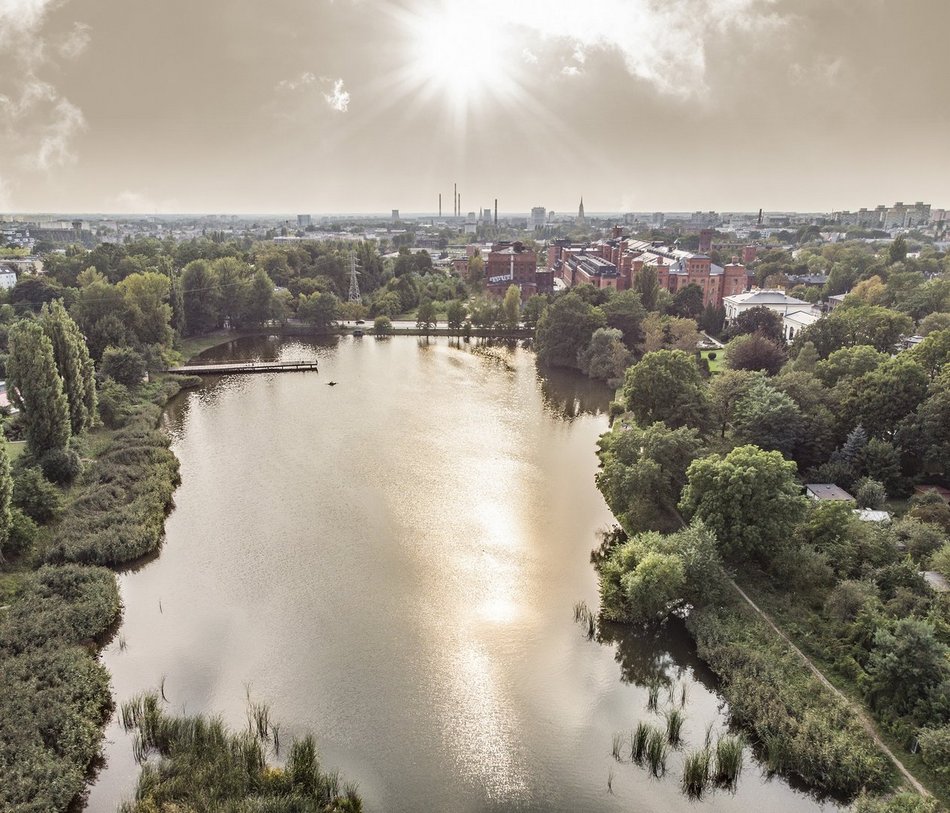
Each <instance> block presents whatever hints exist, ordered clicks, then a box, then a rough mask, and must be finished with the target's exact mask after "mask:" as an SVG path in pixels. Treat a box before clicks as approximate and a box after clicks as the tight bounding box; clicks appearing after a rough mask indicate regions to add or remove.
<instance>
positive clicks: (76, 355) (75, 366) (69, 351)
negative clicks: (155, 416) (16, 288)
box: [40, 300, 96, 435]
mask: <svg viewBox="0 0 950 813" xmlns="http://www.w3.org/2000/svg"><path fill="white" fill-rule="evenodd" d="M40 318H41V321H42V323H43V330H44V332H45V333H46V335H47V336H48V337H49V340H50V342H52V345H53V358H54V359H55V360H56V369H57V370H58V371H59V375H60V377H61V378H62V379H63V390H64V392H65V394H66V400H67V401H68V402H69V423H70V427H71V429H72V433H73V434H74V435H78V434H79V433H80V432H83V431H84V430H86V429H88V428H89V427H90V426H91V425H92V423H93V420H94V418H95V414H96V381H95V369H94V368H93V364H92V359H91V358H90V357H89V348H88V347H87V346H86V340H85V338H84V337H83V335H82V333H81V332H80V330H79V327H78V326H77V325H76V323H75V322H74V321H73V319H72V317H71V316H70V315H69V314H68V313H67V312H66V308H64V307H63V303H62V302H60V301H59V300H55V301H54V302H51V303H50V304H48V305H44V306H43V310H42V313H41V317H40Z"/></svg>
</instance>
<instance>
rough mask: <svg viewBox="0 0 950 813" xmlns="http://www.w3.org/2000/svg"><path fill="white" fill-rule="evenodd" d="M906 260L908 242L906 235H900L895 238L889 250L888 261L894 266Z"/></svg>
mask: <svg viewBox="0 0 950 813" xmlns="http://www.w3.org/2000/svg"><path fill="white" fill-rule="evenodd" d="M906 259H907V240H906V239H905V238H904V235H902V234H899V235H897V237H895V238H894V242H893V243H891V244H890V245H889V246H888V248H887V260H888V262H889V263H890V264H891V265H893V264H894V263H899V262H903V261H904V260H906Z"/></svg>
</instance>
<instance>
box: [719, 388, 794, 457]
mask: <svg viewBox="0 0 950 813" xmlns="http://www.w3.org/2000/svg"><path fill="white" fill-rule="evenodd" d="M801 432H802V413H801V410H800V409H799V408H798V404H796V403H795V402H794V401H793V400H792V399H791V398H789V396H788V395H786V394H785V393H784V392H779V391H778V390H776V389H775V388H774V387H773V386H771V385H770V384H769V383H768V382H767V381H766V380H765V379H763V378H759V379H758V380H757V381H756V382H755V383H754V384H753V385H752V386H751V387H749V389H748V390H746V392H745V394H744V395H743V396H742V398H740V399H739V401H738V402H737V403H736V408H735V436H736V440H738V441H739V442H740V443H744V444H751V445H753V446H758V447H759V448H760V449H765V450H767V451H773V450H774V451H777V452H781V453H782V454H783V455H785V456H786V457H791V456H792V453H793V452H794V450H795V448H796V446H797V445H798V443H799V441H800V439H801Z"/></svg>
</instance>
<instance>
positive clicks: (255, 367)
mask: <svg viewBox="0 0 950 813" xmlns="http://www.w3.org/2000/svg"><path fill="white" fill-rule="evenodd" d="M316 369H317V362H315V361H238V362H231V361H229V362H224V363H223V364H186V365H184V366H182V367H169V368H168V369H167V370H165V372H166V373H175V374H176V375H249V374H251V373H305V372H308V371H310V370H316Z"/></svg>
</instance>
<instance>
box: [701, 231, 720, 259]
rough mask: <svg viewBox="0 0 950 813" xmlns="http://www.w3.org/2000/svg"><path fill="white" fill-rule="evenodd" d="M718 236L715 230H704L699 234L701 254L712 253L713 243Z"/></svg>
mask: <svg viewBox="0 0 950 813" xmlns="http://www.w3.org/2000/svg"><path fill="white" fill-rule="evenodd" d="M715 234H716V230H715V229H703V230H702V231H701V232H700V233H699V253H700V254H708V253H709V252H710V251H712V241H713V237H714V236H715Z"/></svg>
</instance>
